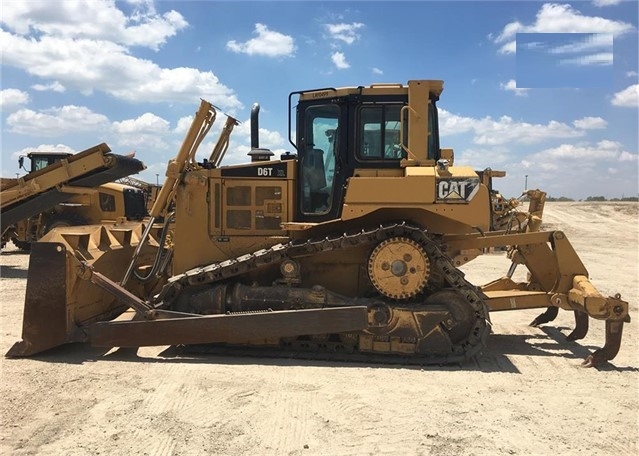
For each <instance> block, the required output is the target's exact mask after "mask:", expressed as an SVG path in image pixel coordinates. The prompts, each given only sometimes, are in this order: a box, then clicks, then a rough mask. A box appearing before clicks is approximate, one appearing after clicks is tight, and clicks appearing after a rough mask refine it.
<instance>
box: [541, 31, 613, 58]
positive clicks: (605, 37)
mask: <svg viewBox="0 0 639 456" xmlns="http://www.w3.org/2000/svg"><path fill="white" fill-rule="evenodd" d="M578 36H579V35H578ZM612 46H613V35H612V33H592V34H588V35H586V36H579V39H577V40H575V41H573V42H572V43H568V44H564V45H562V46H556V47H554V48H552V49H549V50H548V52H550V53H551V54H568V53H580V52H588V51H593V50H601V49H603V50H609V51H610V52H611V53H612Z"/></svg>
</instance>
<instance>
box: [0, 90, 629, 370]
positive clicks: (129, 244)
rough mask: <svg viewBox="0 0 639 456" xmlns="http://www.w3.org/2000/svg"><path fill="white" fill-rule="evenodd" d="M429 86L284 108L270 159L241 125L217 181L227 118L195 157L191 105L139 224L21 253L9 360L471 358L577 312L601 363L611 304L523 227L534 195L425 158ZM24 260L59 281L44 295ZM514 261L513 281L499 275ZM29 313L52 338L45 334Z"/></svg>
mask: <svg viewBox="0 0 639 456" xmlns="http://www.w3.org/2000/svg"><path fill="white" fill-rule="evenodd" d="M442 90H443V83H442V81H433V80H418V81H409V82H408V84H407V85H402V84H375V85H371V86H369V87H350V88H339V89H333V88H328V89H319V90H307V91H299V92H293V93H292V94H291V95H290V96H289V108H291V106H290V105H291V100H292V97H293V96H295V95H297V96H298V99H297V106H296V109H295V113H296V114H295V115H296V124H295V128H293V127H292V121H291V118H289V139H290V135H291V132H292V131H295V134H296V138H295V139H294V140H293V139H290V141H291V144H292V145H293V147H294V148H295V151H294V152H293V153H286V154H283V155H282V156H281V157H279V159H271V156H272V155H273V154H272V153H271V152H270V151H268V150H266V149H261V148H259V139H258V138H257V134H256V132H257V113H256V112H255V113H254V114H255V115H254V116H252V128H253V129H254V134H253V135H252V150H251V152H250V153H249V155H250V156H251V161H250V163H246V164H242V165H234V166H221V160H222V157H223V155H224V152H225V151H226V147H227V146H228V138H229V135H230V134H231V132H232V129H233V126H234V125H235V124H236V121H235V120H234V119H232V118H229V119H227V122H226V125H225V126H224V128H223V129H222V133H221V134H220V138H219V140H218V142H217V145H216V146H215V148H214V149H213V151H212V152H211V155H210V157H209V159H208V160H205V161H203V162H202V163H199V162H197V161H196V160H195V152H196V150H197V148H198V146H199V144H200V143H201V142H202V139H203V137H204V136H205V135H206V133H207V132H208V130H209V129H210V127H211V125H212V123H213V122H214V121H215V117H216V112H215V109H214V108H213V107H212V105H210V104H209V103H207V102H205V101H203V102H202V104H201V106H200V109H199V110H198V112H197V113H196V115H195V118H194V120H193V124H192V126H191V129H190V130H189V132H188V133H187V136H186V138H185V141H184V143H183V145H182V147H181V149H180V151H179V152H178V154H177V156H176V158H175V159H174V160H172V161H171V162H170V163H169V164H168V166H167V173H166V177H167V179H166V181H165V184H164V186H163V187H162V189H161V190H160V191H159V193H158V197H157V199H156V201H155V204H154V206H153V207H152V208H151V210H150V214H151V219H150V220H147V221H146V222H145V223H143V224H131V223H122V224H117V225H116V226H114V227H110V228H106V227H85V228H65V229H57V230H54V231H53V232H52V233H50V234H49V235H47V237H46V238H45V240H46V241H47V242H43V243H38V244H39V245H38V246H37V247H38V248H37V252H34V253H36V256H37V258H39V261H38V263H37V264H34V263H33V262H32V264H31V267H30V273H29V280H28V288H27V298H26V306H25V326H24V332H23V340H22V341H21V342H19V343H17V344H16V345H15V346H14V347H13V348H12V350H11V351H10V353H9V355H11V356H25V355H30V354H33V353H37V352H39V351H42V350H45V349H47V348H50V347H52V346H55V345H59V344H61V343H65V342H70V341H86V342H89V343H92V344H94V345H103V346H131V347H136V346H141V345H164V344H186V345H192V344H213V345H207V346H209V347H211V349H215V350H244V349H247V348H251V349H255V348H256V347H257V348H259V349H261V350H263V351H265V352H269V353H270V351H271V350H275V351H277V352H278V353H289V352H296V353H299V352H302V353H305V352H306V353H308V352H310V353H313V356H316V355H317V354H318V353H322V354H323V356H326V357H328V358H340V359H341V358H346V359H360V360H371V359H381V360H382V361H385V362H388V361H389V360H398V359H399V360H400V362H409V363H448V362H461V361H464V360H467V359H469V358H471V357H473V356H475V355H476V354H477V353H479V352H480V351H481V349H482V347H483V346H484V345H485V342H486V338H487V337H488V333H489V325H488V323H487V320H488V312H489V311H501V310H516V309H528V308H546V311H545V312H544V313H543V314H542V315H540V316H539V317H538V318H537V319H536V320H535V322H534V323H535V324H542V323H546V322H548V321H551V320H552V319H553V318H554V315H556V311H557V310H558V309H560V308H561V309H566V310H572V311H574V312H575V319H576V320H575V321H576V328H575V330H574V331H573V332H572V333H571V334H570V336H569V338H571V339H579V338H582V337H584V336H585V333H586V331H587V329H588V320H589V318H590V317H592V318H596V319H601V320H605V322H606V343H605V345H604V347H603V348H601V349H599V350H597V351H596V352H595V353H593V355H591V356H590V357H589V359H588V360H587V361H586V363H587V364H598V363H601V362H605V361H607V360H609V359H612V358H613V357H614V356H615V355H616V353H617V351H618V349H619V345H620V341H621V333H622V328H623V323H624V322H627V321H629V317H628V304H627V303H626V302H625V301H622V300H621V299H620V296H619V295H617V296H615V297H608V298H606V297H603V296H602V295H601V294H600V293H599V292H598V291H597V290H596V289H595V287H594V286H593V285H592V284H591V283H590V281H589V280H588V273H587V270H586V269H585V267H584V265H583V264H582V262H581V260H580V259H579V257H578V255H577V254H576V253H575V251H574V249H573V248H572V246H571V245H570V243H569V241H568V240H567V239H566V237H565V235H564V234H563V233H562V232H559V231H553V232H543V231H540V230H539V229H540V226H541V217H542V215H543V205H544V201H545V194H544V193H543V192H542V191H539V190H534V191H529V192H527V194H526V195H524V196H526V197H527V199H528V200H529V207H528V210H523V209H522V208H521V207H520V204H519V201H518V200H516V199H510V200H507V199H505V198H503V196H502V195H501V194H499V192H497V191H496V190H495V189H494V188H493V187H492V181H493V178H498V177H501V176H503V175H504V174H505V173H503V172H501V171H495V170H490V169H486V170H483V171H476V170H474V169H473V168H471V167H467V166H456V165H455V162H454V153H453V151H452V150H451V149H443V148H441V147H440V145H439V129H438V120H437V107H436V102H437V100H438V99H439V96H440V95H441V93H442ZM254 109H255V108H254ZM291 111H292V109H289V112H291ZM159 217H163V219H164V223H163V224H159V223H157V222H158V220H159ZM495 248H503V249H505V250H507V252H508V254H507V258H508V260H509V261H510V269H509V271H508V274H507V275H506V276H505V277H501V278H497V279H496V280H495V281H493V282H491V283H489V284H486V285H484V286H480V287H478V286H476V285H474V284H471V283H469V282H468V281H467V280H466V278H465V277H464V274H463V273H462V272H461V271H460V270H459V269H458V268H459V266H461V265H462V264H465V263H467V262H469V261H472V260H473V259H474V258H476V257H477V256H478V255H481V254H482V253H485V252H487V251H490V250H491V249H495ZM41 264H49V265H50V267H54V268H56V269H59V270H60V271H64V272H60V277H59V278H58V281H59V282H60V283H59V284H58V286H57V287H56V286H54V285H53V283H47V281H48V280H50V279H48V278H42V277H41V274H39V273H38V269H39V268H40V267H42V266H39V265H41ZM519 265H522V266H524V267H526V268H527V269H528V271H529V274H528V276H529V278H528V280H527V281H526V282H520V283H517V282H515V281H513V279H512V275H513V271H514V269H515V268H516V267H517V266H519ZM32 269H33V272H32V271H31V270H32ZM125 270H126V272H125V273H124V274H123V271H125ZM61 279H64V280H61ZM51 280H52V279H51ZM43 294H45V295H46V299H44V298H43V297H42V296H43ZM127 309H132V310H133V312H126V310H127ZM45 314H47V315H58V322H57V323H56V324H54V325H49V326H48V327H46V328H45V326H46V325H45V321H44V315H45ZM126 315H131V316H134V318H133V319H127V318H124V317H125V316H126ZM118 316H119V317H118ZM47 324H48V321H47Z"/></svg>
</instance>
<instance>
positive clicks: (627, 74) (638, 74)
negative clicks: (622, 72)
mask: <svg viewBox="0 0 639 456" xmlns="http://www.w3.org/2000/svg"><path fill="white" fill-rule="evenodd" d="M626 76H627V77H629V78H636V77H637V76H639V73H637V72H636V71H626Z"/></svg>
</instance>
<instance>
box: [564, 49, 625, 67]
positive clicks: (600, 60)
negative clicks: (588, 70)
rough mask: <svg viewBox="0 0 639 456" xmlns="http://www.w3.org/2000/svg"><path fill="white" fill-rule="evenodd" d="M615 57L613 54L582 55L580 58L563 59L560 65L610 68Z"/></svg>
mask: <svg viewBox="0 0 639 456" xmlns="http://www.w3.org/2000/svg"><path fill="white" fill-rule="evenodd" d="M612 59H613V55H612V52H602V53H600V54H590V55H582V56H579V57H573V58H571V59H562V60H560V61H559V64H560V65H581V66H587V65H599V66H608V65H612Z"/></svg>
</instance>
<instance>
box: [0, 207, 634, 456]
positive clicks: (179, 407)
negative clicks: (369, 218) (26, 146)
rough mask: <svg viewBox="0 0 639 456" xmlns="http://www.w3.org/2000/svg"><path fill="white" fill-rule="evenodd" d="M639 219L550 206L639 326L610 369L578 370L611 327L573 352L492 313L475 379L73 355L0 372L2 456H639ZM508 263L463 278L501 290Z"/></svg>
mask: <svg viewBox="0 0 639 456" xmlns="http://www.w3.org/2000/svg"><path fill="white" fill-rule="evenodd" d="M638 218H639V212H638V206H637V204H634V203H630V204H611V203H602V204H594V205H593V204H586V203H551V204H549V205H548V206H547V211H546V216H545V225H546V226H547V227H548V228H551V229H562V230H564V231H565V232H566V233H567V234H568V236H569V239H570V240H571V242H572V243H573V245H574V246H575V248H576V250H577V251H578V252H579V253H580V256H581V258H582V259H583V261H584V263H585V264H586V266H587V267H588V269H589V271H590V275H591V277H592V280H593V282H594V283H595V284H596V285H597V286H598V287H599V289H600V290H601V291H602V292H603V293H605V294H614V293H616V292H620V293H622V295H623V296H624V298H625V299H626V300H628V301H629V302H630V303H631V311H632V312H631V315H632V319H633V322H632V323H631V324H629V325H626V327H625V334H624V341H623V345H622V348H621V351H620V353H619V355H618V356H617V357H616V358H615V359H614V360H613V362H611V363H609V364H606V365H604V366H602V367H600V368H597V369H584V368H581V367H579V364H580V362H581V360H582V359H583V358H584V357H585V356H587V354H588V353H589V352H590V351H591V350H593V349H594V348H595V347H598V346H600V345H601V344H602V342H603V327H604V326H603V323H602V322H597V321H595V322H592V323H591V330H590V333H589V335H588V337H587V338H586V339H584V340H582V341H579V342H566V341H564V340H563V338H564V336H565V335H566V334H567V333H568V332H569V331H570V328H571V327H572V324H573V321H572V314H571V313H568V312H561V313H560V315H559V317H558V319H557V320H556V321H555V322H554V324H552V325H547V326H544V327H541V328H531V327H529V326H527V324H528V323H529V322H530V321H531V320H532V318H533V317H534V316H535V315H536V314H537V313H538V311H517V312H503V313H493V314H492V320H493V324H494V334H493V335H492V336H491V338H490V341H489V344H488V347H487V348H486V350H485V351H484V353H483V354H482V355H481V356H480V357H479V358H478V359H477V360H476V361H475V362H473V363H470V364H467V365H464V366H446V367H428V368H419V367H398V366H394V367H389V366H380V365H374V366H365V365H358V364H340V363H330V362H312V361H292V360H274V359H256V358H231V357H214V356H209V357H191V358H189V357H181V356H175V354H174V352H173V351H172V350H171V349H170V348H167V347H155V348H148V349H140V350H139V351H137V353H136V352H135V351H130V350H129V351H123V350H110V351H106V352H105V351H104V350H98V349H92V348H89V347H85V346H78V345H75V346H67V347H64V348H59V349H55V350H53V351H51V352H49V353H47V354H44V355H40V356H37V357H35V358H31V359H3V360H2V364H1V367H2V372H1V376H2V381H1V386H0V388H1V395H0V397H1V399H0V414H1V417H2V426H1V430H0V454H3V455H4V454H6V455H9V454H11V455H25V454H42V455H98V454H99V455H114V454H130V455H167V456H168V455H191V454H202V455H209V454H219V455H369V454H370V455H379V454H389V455H391V454H392V455H400V454H402V455H403V454H406V455H430V454H432V455H500V454H507V455H513V454H519V455H547V454H553V455H554V454H561V455H573V454H581V455H612V454H614V455H634V454H639V453H638V450H639V448H638V438H639V427H638V420H639V374H638V369H639V346H638V343H639V338H638V336H637V321H639V318H637V317H638V315H637V313H638V312H637V303H638V302H639V299H638V298H639V296H638V295H639V293H638V286H637V283H638V282H637V278H638V277H637V276H638V274H637V272H638V269H637V267H638V264H639V262H638V259H639V258H638V256H639V250H638V249H639V227H638V226H639V224H638V223H637V221H638ZM27 263H28V256H27V255H24V254H21V253H18V252H16V251H11V250H10V249H9V250H8V251H5V252H3V253H2V255H1V256H0V264H1V276H2V279H1V280H0V284H1V287H2V292H1V295H0V299H1V302H2V308H1V316H0V318H1V325H2V326H1V333H2V340H1V346H0V350H1V351H2V352H3V353H4V352H6V351H7V350H8V349H9V347H10V346H11V345H12V344H13V342H15V341H16V340H18V339H19V338H20V332H21V321H22V306H23V300H24V293H25V282H26V269H27ZM507 267H508V263H507V261H506V260H505V259H504V257H503V255H502V254H493V255H486V256H483V257H481V258H479V259H477V260H475V261H474V262H472V263H471V264H470V265H467V266H466V267H465V270H466V271H467V276H468V277H469V278H470V279H471V281H473V282H474V283H485V282H487V281H489V280H490V279H493V278H496V277H498V276H501V275H503V274H504V273H505V271H506V270H507Z"/></svg>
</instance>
